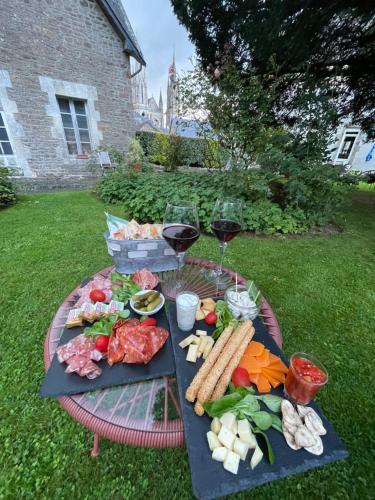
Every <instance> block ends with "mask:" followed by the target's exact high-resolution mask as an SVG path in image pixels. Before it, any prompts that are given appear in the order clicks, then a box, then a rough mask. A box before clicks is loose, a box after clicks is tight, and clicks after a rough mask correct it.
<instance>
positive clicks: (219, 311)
mask: <svg viewBox="0 0 375 500" xmlns="http://www.w3.org/2000/svg"><path fill="white" fill-rule="evenodd" d="M215 312H216V315H217V320H216V329H215V330H214V332H213V334H212V338H213V339H214V340H216V339H218V338H219V337H220V335H221V334H222V332H223V331H224V329H225V328H226V327H227V326H228V325H229V324H230V323H233V326H234V327H236V326H237V324H238V321H237V320H236V319H235V318H234V316H233V314H232V313H231V311H230V309H229V307H228V304H227V303H226V302H224V300H218V301H217V302H216V308H215Z"/></svg>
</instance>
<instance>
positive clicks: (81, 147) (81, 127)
mask: <svg viewBox="0 0 375 500" xmlns="http://www.w3.org/2000/svg"><path fill="white" fill-rule="evenodd" d="M57 102H58V103H59V107H60V113H61V119H62V123H63V127H64V132H65V139H66V144H67V146H68V151H69V154H71V155H77V154H78V155H81V154H87V153H90V151H91V143H90V134H89V127H88V123H87V113H86V103H85V101H80V100H77V99H68V98H66V97H58V98H57Z"/></svg>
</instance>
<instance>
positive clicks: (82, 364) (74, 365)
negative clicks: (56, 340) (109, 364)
mask: <svg viewBox="0 0 375 500" xmlns="http://www.w3.org/2000/svg"><path fill="white" fill-rule="evenodd" d="M56 352H57V358H58V360H59V361H60V363H63V362H65V363H67V367H66V369H65V373H78V375H80V376H81V377H86V376H87V377H88V378H96V377H98V376H99V375H100V374H101V373H102V370H101V368H99V367H98V366H97V365H96V364H95V363H94V361H99V360H101V359H102V357H103V354H102V353H101V352H99V351H98V350H97V349H95V342H94V340H93V339H92V338H91V337H85V335H83V334H81V335H77V336H76V337H74V339H72V340H71V341H70V342H68V343H67V344H64V345H62V346H59V347H58V348H57V349H56ZM93 360H94V361H93Z"/></svg>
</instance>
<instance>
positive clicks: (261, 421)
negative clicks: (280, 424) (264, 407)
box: [249, 411, 272, 431]
mask: <svg viewBox="0 0 375 500" xmlns="http://www.w3.org/2000/svg"><path fill="white" fill-rule="evenodd" d="M249 415H250V417H251V418H252V419H253V420H254V422H255V424H256V425H257V426H258V427H259V428H260V429H262V431H266V430H267V429H269V428H270V427H271V425H272V417H271V415H270V414H269V413H267V412H266V411H256V412H254V413H250V414H249Z"/></svg>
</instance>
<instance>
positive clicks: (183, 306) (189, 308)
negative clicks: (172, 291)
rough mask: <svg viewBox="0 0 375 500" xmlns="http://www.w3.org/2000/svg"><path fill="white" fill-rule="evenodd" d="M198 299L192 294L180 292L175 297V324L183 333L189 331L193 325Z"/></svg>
mask: <svg viewBox="0 0 375 500" xmlns="http://www.w3.org/2000/svg"><path fill="white" fill-rule="evenodd" d="M198 304H199V297H198V295H197V294H196V293H193V292H180V293H178V294H177V295H176V308H177V324H178V328H179V329H180V330H182V331H184V332H187V331H189V330H191V329H192V328H193V327H194V324H195V314H196V312H197V307H198Z"/></svg>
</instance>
